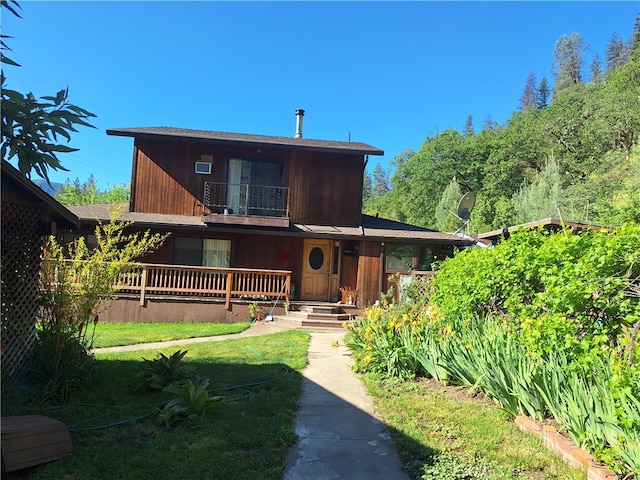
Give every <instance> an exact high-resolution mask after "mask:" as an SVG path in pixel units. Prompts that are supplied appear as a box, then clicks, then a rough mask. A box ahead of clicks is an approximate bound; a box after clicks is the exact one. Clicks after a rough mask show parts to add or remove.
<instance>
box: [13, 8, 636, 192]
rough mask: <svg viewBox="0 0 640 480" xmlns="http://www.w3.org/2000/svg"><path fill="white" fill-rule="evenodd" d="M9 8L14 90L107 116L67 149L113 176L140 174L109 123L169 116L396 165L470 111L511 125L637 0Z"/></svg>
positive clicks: (622, 27)
mask: <svg viewBox="0 0 640 480" xmlns="http://www.w3.org/2000/svg"><path fill="white" fill-rule="evenodd" d="M20 3H21V6H22V11H21V14H22V17H23V18H22V19H18V18H15V17H13V16H12V15H11V14H8V13H6V12H4V11H3V14H2V33H3V34H4V35H10V36H12V37H14V38H13V39H9V40H8V44H9V46H10V47H11V49H12V53H11V54H10V56H11V58H12V59H14V60H16V61H17V62H18V63H20V64H21V65H22V66H21V67H20V68H15V67H4V72H5V75H6V76H7V86H8V88H13V89H17V90H19V91H22V92H25V93H26V92H28V91H31V92H33V93H34V94H35V95H36V96H42V95H53V94H54V93H55V92H57V91H58V90H60V89H62V88H65V87H67V86H68V87H69V92H70V100H71V102H72V103H74V104H76V105H79V106H81V107H83V108H86V109H87V110H89V111H91V112H93V113H95V114H96V115H97V118H96V119H94V122H93V123H94V125H95V126H96V127H97V128H96V129H95V130H94V129H87V128H81V129H80V131H79V132H78V133H76V134H74V135H73V137H72V141H71V143H70V145H71V146H73V147H76V148H80V151H79V152H77V153H73V154H65V155H62V156H61V161H62V164H63V165H64V166H65V167H66V168H68V169H69V171H68V172H64V171H58V172H55V171H52V172H51V173H50V178H51V180H52V181H54V182H64V181H65V180H66V179H71V180H73V179H75V178H76V177H78V178H79V179H80V180H81V181H86V179H87V178H88V177H89V175H91V174H93V175H94V176H95V177H96V179H97V180H98V184H99V186H100V187H101V188H107V187H108V186H112V185H116V184H120V183H121V182H127V183H128V182H129V180H130V177H131V161H132V149H133V139H131V138H123V137H112V136H108V135H107V134H106V132H105V130H106V129H108V128H122V127H151V126H170V127H181V128H195V129H202V130H218V131H226V132H239V133H255V134H262V135H279V136H293V135H294V133H295V115H294V112H295V110H296V109H297V108H303V109H304V110H305V111H306V115H305V119H304V132H303V135H304V137H306V138H314V139H325V140H348V138H349V136H350V137H351V140H352V141H359V142H364V143H368V144H370V145H373V146H375V147H377V148H380V149H382V150H384V152H385V155H384V156H383V157H371V158H370V162H369V170H370V171H372V170H373V167H375V165H376V164H377V163H380V164H381V165H382V166H383V167H387V165H388V163H389V162H390V161H392V160H393V158H394V157H395V156H396V155H398V154H400V153H402V152H403V151H405V150H406V149H407V148H412V149H414V150H417V149H419V148H420V145H421V144H422V143H423V141H424V140H425V138H426V137H428V136H431V135H434V134H436V133H438V132H441V131H443V130H446V129H448V128H455V129H458V130H462V129H463V128H464V125H465V122H466V119H467V116H468V115H472V117H473V120H474V126H475V127H476V129H480V128H481V127H482V124H483V122H484V120H485V119H486V118H487V116H488V115H490V116H491V118H492V119H493V120H494V121H496V122H498V123H501V124H502V123H504V122H506V120H507V119H508V118H509V117H510V116H511V114H512V113H513V111H514V110H516V109H517V107H518V102H519V98H520V96H521V94H522V90H523V88H524V85H525V81H526V79H527V76H528V74H529V72H534V73H535V75H536V78H537V80H538V81H539V80H540V79H541V78H542V77H547V79H548V80H550V81H552V78H553V77H552V74H551V64H552V61H553V56H552V54H553V50H554V46H555V42H556V41H557V40H558V39H559V38H560V37H561V36H562V35H571V33H573V32H577V33H579V34H580V36H581V37H582V38H583V39H584V40H585V41H586V42H587V43H588V44H589V46H590V48H589V50H588V53H587V58H586V61H587V64H590V63H591V61H592V59H593V56H594V54H596V53H597V54H598V55H599V57H600V59H601V60H602V61H604V58H605V51H606V46H607V44H608V42H609V40H610V39H611V35H612V34H613V33H614V32H616V33H617V34H618V36H619V37H621V38H622V39H624V40H627V39H629V37H630V36H631V34H632V32H633V25H634V19H635V17H636V16H637V15H638V14H639V12H640V2H639V1H637V0H635V1H626V2H610V1H606V2H596V1H587V2H579V1H562V2H539V1H536V2H521V1H499V2H481V1H471V2H457V1H443V2H426V1H425V2H417V1H414V2H363V1H354V2H337V1H329V2H307V1H301V2H266V1H262V2H213V1H196V2H186V1H161V2H152V1H144V2H125V1H112V2H97V1H72V2H61V1H22V2H20Z"/></svg>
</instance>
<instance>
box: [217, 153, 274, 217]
mask: <svg viewBox="0 0 640 480" xmlns="http://www.w3.org/2000/svg"><path fill="white" fill-rule="evenodd" d="M283 170H284V167H283V162H282V161H281V160H266V161H262V160H245V159H241V158H230V159H229V165H228V168H227V172H228V173H227V182H228V186H227V205H229V207H230V208H231V212H230V213H234V214H236V215H265V216H277V213H276V212H280V211H281V210H282V204H283V198H281V197H282V192H283V190H282V189H281V188H279V187H281V186H282V182H283ZM274 187H276V188H274Z"/></svg>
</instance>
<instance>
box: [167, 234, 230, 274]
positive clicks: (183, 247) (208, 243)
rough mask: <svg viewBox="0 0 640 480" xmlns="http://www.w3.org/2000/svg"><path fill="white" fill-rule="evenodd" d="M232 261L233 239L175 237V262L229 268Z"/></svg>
mask: <svg viewBox="0 0 640 480" xmlns="http://www.w3.org/2000/svg"><path fill="white" fill-rule="evenodd" d="M230 261H231V240H223V239H213V238H193V237H175V238H174V239H173V263H174V264H176V265H203V266H205V267H221V268H228V267H229V265H230Z"/></svg>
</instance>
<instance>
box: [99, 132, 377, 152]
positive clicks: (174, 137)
mask: <svg viewBox="0 0 640 480" xmlns="http://www.w3.org/2000/svg"><path fill="white" fill-rule="evenodd" d="M107 135H112V136H116V137H132V138H151V139H161V140H173V141H176V140H179V141H197V142H202V143H212V144H217V145H231V146H246V145H251V146H252V147H256V148H279V149H283V150H307V151H314V152H332V153H344V154H348V155H378V156H382V155H384V151H383V150H380V149H378V148H370V149H367V148H362V149H360V148H341V147H331V146H321V145H304V144H298V145H295V144H288V143H283V142H277V141H274V142H265V141H260V140H249V139H246V140H239V139H225V138H205V137H197V136H189V135H169V134H163V133H151V132H128V131H125V130H119V129H107Z"/></svg>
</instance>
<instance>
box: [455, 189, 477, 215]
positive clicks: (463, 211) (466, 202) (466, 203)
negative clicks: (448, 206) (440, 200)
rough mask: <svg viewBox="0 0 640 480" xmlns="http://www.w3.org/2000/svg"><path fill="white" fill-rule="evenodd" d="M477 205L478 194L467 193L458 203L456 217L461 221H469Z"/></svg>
mask: <svg viewBox="0 0 640 480" xmlns="http://www.w3.org/2000/svg"><path fill="white" fill-rule="evenodd" d="M475 204H476V194H475V193H473V192H467V193H465V194H464V195H463V196H462V198H461V199H460V201H459V202H458V209H457V210H456V215H457V216H458V218H460V219H461V220H469V218H471V210H473V207H474V206H475Z"/></svg>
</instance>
